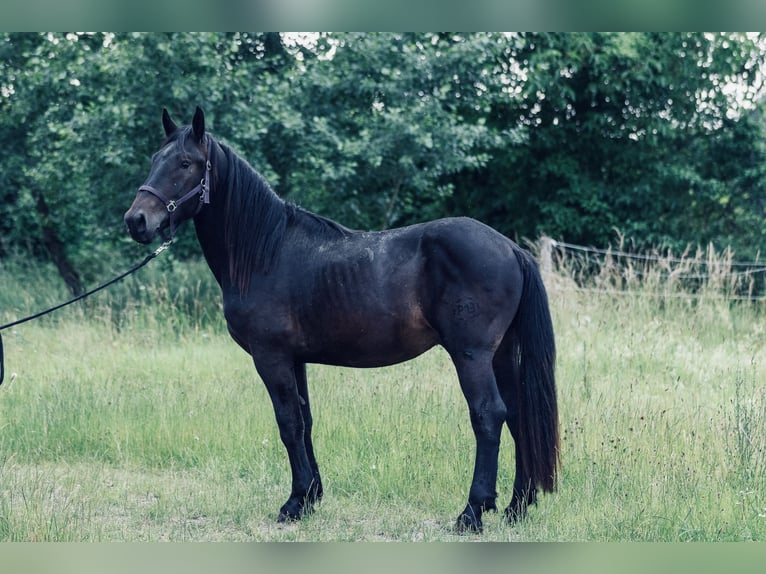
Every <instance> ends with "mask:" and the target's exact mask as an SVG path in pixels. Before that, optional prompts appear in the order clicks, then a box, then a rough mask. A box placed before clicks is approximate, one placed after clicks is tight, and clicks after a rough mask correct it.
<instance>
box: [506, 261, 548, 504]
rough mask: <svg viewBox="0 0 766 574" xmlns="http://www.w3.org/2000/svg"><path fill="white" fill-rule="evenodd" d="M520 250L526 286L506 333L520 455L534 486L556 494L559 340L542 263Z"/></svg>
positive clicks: (524, 284) (523, 288)
mask: <svg viewBox="0 0 766 574" xmlns="http://www.w3.org/2000/svg"><path fill="white" fill-rule="evenodd" d="M515 252H516V258H517V259H518V261H519V264H520V266H521V272H522V275H523V285H522V292H521V300H520V302H519V308H518V311H517V312H516V316H515V317H514V319H513V322H512V323H511V326H510V328H509V332H508V334H507V335H510V337H508V338H509V339H510V346H511V349H510V351H511V356H512V362H513V367H514V368H513V369H512V372H513V379H515V380H513V382H512V386H513V388H514V389H515V393H514V394H515V397H514V398H515V401H516V404H515V405H514V406H515V407H516V409H517V411H516V412H517V416H518V434H519V437H518V439H517V441H516V443H517V444H516V456H517V457H519V456H520V457H521V462H522V465H523V468H524V469H525V471H526V472H525V474H526V475H527V479H528V480H529V483H530V486H531V487H532V488H535V487H539V488H541V489H542V490H543V491H544V492H551V491H553V490H554V489H555V486H556V471H557V468H558V466H559V421H558V407H557V404H556V381H555V372H554V371H555V363H556V342H555V338H554V335H553V322H552V321H551V314H550V309H549V307H548V296H547V294H546V292H545V286H544V285H543V281H542V277H541V276H540V271H539V269H538V266H537V262H536V261H535V260H534V258H532V256H531V255H529V254H528V253H526V252H525V251H523V250H522V249H520V248H516V249H515ZM506 352H507V351H506Z"/></svg>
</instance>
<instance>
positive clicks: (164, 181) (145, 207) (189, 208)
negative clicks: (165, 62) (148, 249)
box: [125, 107, 211, 243]
mask: <svg viewBox="0 0 766 574" xmlns="http://www.w3.org/2000/svg"><path fill="white" fill-rule="evenodd" d="M162 126H163V127H164V128H165V135H166V136H167V139H166V140H165V143H164V145H163V146H162V147H161V148H160V149H159V151H157V153H155V154H154V156H152V168H151V170H150V171H149V176H148V177H147V178H146V181H145V182H144V185H142V186H141V187H140V188H139V190H138V193H137V194H136V198H135V199H134V200H133V204H132V205H131V206H130V209H128V211H126V212H125V223H126V224H127V226H128V230H129V231H130V236H131V237H132V238H133V239H134V240H135V241H138V242H139V243H151V242H152V241H154V240H155V239H156V238H157V235H160V236H162V238H163V239H164V240H169V239H172V238H173V234H174V233H175V229H176V227H177V226H178V224H180V223H181V222H183V221H186V220H187V219H191V218H192V217H194V216H195V215H196V214H197V213H198V212H199V210H200V209H201V208H202V204H203V203H207V202H208V193H209V192H210V161H209V159H208V156H209V151H210V146H209V145H206V140H211V138H210V137H209V136H208V137H207V138H206V137H205V114H204V113H203V112H202V110H201V109H200V108H199V107H197V111H196V112H195V113H194V119H193V120H192V125H191V126H186V127H178V126H176V124H175V123H174V122H173V120H172V119H170V115H169V114H168V112H167V110H165V109H163V110H162Z"/></svg>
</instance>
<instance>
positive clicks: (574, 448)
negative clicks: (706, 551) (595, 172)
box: [0, 251, 766, 541]
mask: <svg viewBox="0 0 766 574" xmlns="http://www.w3.org/2000/svg"><path fill="white" fill-rule="evenodd" d="M681 260H682V261H681V263H680V264H679V263H677V262H671V261H670V259H668V260H665V261H663V260H662V258H658V260H656V261H655V260H646V261H639V262H634V263H630V262H629V263H628V264H627V266H626V265H623V264H620V263H619V262H618V261H617V260H616V259H615V258H612V257H609V256H606V257H603V258H601V259H598V260H585V259H584V258H581V257H578V256H575V255H567V254H566V253H564V252H560V253H557V256H556V257H554V260H553V261H552V263H551V267H550V270H549V271H548V272H546V274H545V280H546V285H547V287H548V293H549V298H550V304H551V310H552V314H553V319H554V326H555V331H556V338H557V346H558V363H557V383H558V396H559V409H560V426H561V438H562V441H561V459H562V471H561V475H560V480H559V487H558V491H557V492H556V493H554V494H551V495H545V496H543V497H541V499H540V500H539V503H538V505H537V507H535V508H532V509H531V511H530V514H529V516H528V518H527V519H526V520H525V521H523V522H522V523H520V524H517V525H514V526H509V525H507V524H505V523H503V521H502V520H501V516H502V515H501V513H498V514H489V515H487V516H486V517H485V531H484V533H483V534H482V535H480V536H477V535H468V536H459V535H456V534H455V533H454V532H453V530H452V526H453V521H454V519H455V517H456V516H457V514H458V512H459V511H460V510H462V508H463V506H464V504H465V498H466V496H467V489H468V486H469V482H470V476H471V472H472V466H473V448H474V440H473V434H472V432H471V428H470V422H469V420H468V412H467V408H466V405H465V401H464V399H463V397H462V395H461V393H460V389H459V386H458V384H457V379H456V376H455V374H454V371H453V369H452V365H451V362H450V359H449V357H448V356H447V355H446V353H444V352H443V351H442V350H441V349H438V348H437V349H434V350H432V351H430V352H429V353H427V354H425V355H424V356H422V357H420V358H418V359H416V360H414V361H411V362H408V363H404V364H402V365H398V366H395V367H390V368H386V369H374V370H353V369H342V368H335V367H324V366H310V367H309V385H310V392H311V397H312V403H313V409H314V418H315V431H314V432H315V446H316V449H317V456H318V458H319V463H320V468H321V470H322V472H323V480H324V487H325V496H324V499H323V501H322V503H321V504H320V505H319V507H318V509H317V511H316V512H315V513H314V514H313V515H311V516H309V517H307V518H306V519H304V520H303V521H301V522H300V523H295V524H288V525H280V524H277V523H276V522H275V518H276V515H277V511H278V509H279V506H280V505H281V504H282V503H283V502H284V500H285V499H286V497H287V494H288V492H289V489H290V482H289V480H290V479H289V469H288V463H287V458H286V455H285V452H284V449H283V447H282V444H281V442H280V440H279V435H278V431H277V428H276V424H275V422H274V415H273V412H272V410H271V404H270V401H269V399H268V397H267V394H266V391H265V389H264V388H263V385H262V384H261V383H260V381H259V380H258V377H257V375H256V373H255V370H254V368H253V366H252V363H251V361H250V360H249V357H248V356H247V355H246V354H245V353H244V352H242V351H241V350H240V349H239V348H238V347H237V346H236V345H235V344H234V343H233V342H232V341H231V340H230V339H229V337H228V334H227V333H226V329H225V326H224V324H223V320H222V317H221V316H220V303H219V295H218V292H217V287H216V286H215V285H214V283H213V281H212V277H211V276H210V274H209V272H208V271H207V270H206V269H205V268H204V267H203V266H202V265H201V264H182V263H179V262H177V261H174V260H173V258H172V254H171V256H169V257H165V256H164V255H163V257H162V258H160V259H158V260H156V261H154V262H152V263H151V264H150V265H149V266H148V267H147V268H145V269H143V270H142V271H141V272H140V273H139V274H138V275H137V276H135V277H132V278H130V279H127V280H126V281H124V282H123V283H120V284H119V285H117V286H115V288H114V289H112V290H110V291H108V292H106V293H101V294H98V295H96V296H94V298H93V299H90V300H88V301H87V302H86V303H84V304H78V305H75V306H73V307H70V308H68V309H66V310H63V311H60V312H59V313H57V314H56V315H55V316H52V317H47V318H44V319H40V320H38V321H35V322H32V323H27V324H25V325H22V326H19V327H16V328H14V329H10V330H7V331H4V332H3V338H4V343H5V367H6V381H5V384H4V385H3V386H2V387H0V541H166V540H167V541H292V540H306V541H389V540H394V541H474V540H484V541H747V540H761V541H763V540H766V419H765V418H764V415H765V414H766V412H765V409H766V397H764V392H765V391H764V389H765V385H766V308H765V307H764V306H765V305H766V302H764V301H762V300H757V299H755V300H751V299H749V298H748V297H743V296H742V294H743V293H745V294H747V285H744V286H743V284H742V281H746V280H747V277H744V278H743V276H742V275H741V274H737V273H736V270H735V268H734V267H733V266H732V260H731V257H730V256H729V255H727V254H726V253H715V252H712V251H709V252H701V253H692V254H684V255H683V257H681ZM671 263H672V264H671ZM699 270H704V272H705V273H704V277H703V278H702V279H700V278H699V277H702V274H700V273H698V271H699ZM53 276H54V275H53V271H52V270H51V269H48V268H45V267H41V268H34V267H25V266H23V265H21V264H19V263H13V262H11V263H7V262H6V263H5V264H4V265H3V266H2V267H0V322H3V323H4V322H6V321H10V320H13V319H15V318H17V317H20V316H22V315H25V314H27V313H28V312H30V311H35V310H38V309H40V308H43V307H45V306H47V305H49V304H52V303H55V302H58V301H60V300H63V299H65V298H66V294H65V293H64V292H63V290H62V289H60V288H58V287H51V285H52V281H51V278H52V277H53ZM689 277H695V279H694V280H689V279H688V278H689ZM513 456H514V455H513V443H512V441H511V439H510V434H509V433H508V432H507V430H506V431H504V435H503V444H502V446H501V458H500V473H499V480H498V492H499V504H501V505H502V507H504V506H505V505H506V504H507V503H508V501H509V499H510V494H511V487H512V482H513Z"/></svg>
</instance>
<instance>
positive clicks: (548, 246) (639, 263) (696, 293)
mask: <svg viewBox="0 0 766 574" xmlns="http://www.w3.org/2000/svg"><path fill="white" fill-rule="evenodd" d="M538 247H539V251H540V259H541V262H542V266H543V268H544V269H547V270H552V268H553V267H555V268H556V269H557V270H558V271H562V272H564V273H565V274H566V275H567V276H569V277H570V278H572V279H573V280H574V285H569V286H566V285H561V284H557V285H555V286H554V289H555V290H557V291H573V292H584V293H592V294H600V295H608V296H614V295H616V296H633V297H651V298H673V299H700V298H703V297H704V298H705V299H711V300H726V301H764V300H766V293H764V292H765V291H766V262H761V261H734V260H733V257H732V254H731V252H730V251H729V250H725V251H723V252H720V253H717V252H715V251H714V250H713V249H712V247H710V248H708V249H707V250H705V251H704V252H703V251H701V250H698V251H697V252H696V254H695V255H682V256H680V257H677V256H673V255H670V254H668V255H661V254H659V253H632V252H629V251H624V250H622V249H613V248H611V247H610V248H607V249H600V248H596V247H588V246H584V245H577V244H574V243H568V242H565V241H557V240H554V239H550V238H545V237H544V238H542V239H541V240H540V242H539V244H538ZM649 287H653V288H655V289H656V290H654V291H652V290H651V289H650V288H649Z"/></svg>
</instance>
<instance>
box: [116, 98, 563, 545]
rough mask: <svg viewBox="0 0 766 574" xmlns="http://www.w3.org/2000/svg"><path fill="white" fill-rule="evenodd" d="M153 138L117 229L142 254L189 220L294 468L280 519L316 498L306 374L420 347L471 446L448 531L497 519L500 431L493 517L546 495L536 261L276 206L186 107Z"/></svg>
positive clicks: (545, 387) (552, 463) (472, 234)
mask: <svg viewBox="0 0 766 574" xmlns="http://www.w3.org/2000/svg"><path fill="white" fill-rule="evenodd" d="M162 124H163V126H164V129H165V134H166V136H167V139H166V141H165V143H164V144H163V145H162V147H161V148H160V150H159V151H158V152H157V153H155V154H154V156H153V158H152V167H151V171H150V173H149V176H148V178H147V179H146V183H145V185H143V186H142V187H141V188H140V189H139V191H138V194H137V195H136V198H135V200H134V201H133V204H132V205H131V207H130V209H129V210H128V211H127V212H126V213H125V222H126V224H127V226H128V229H129V230H130V235H131V236H132V237H133V239H134V240H136V241H138V242H140V243H150V242H152V241H154V240H155V239H156V238H157V237H158V236H161V237H162V238H163V239H166V240H167V239H170V238H172V235H173V233H174V232H175V229H176V226H177V225H178V224H180V223H181V222H183V221H185V220H188V219H192V218H193V219H194V225H195V228H196V231H197V237H198V239H199V243H200V245H201V247H202V252H203V254H204V256H205V259H206V260H207V263H208V265H209V266H210V269H211V270H212V272H213V274H214V275H215V278H216V279H217V281H218V283H219V285H220V286H221V289H222V292H223V310H224V315H225V317H226V322H227V325H228V329H229V332H230V333H231V336H232V337H233V338H234V340H235V341H236V342H237V343H238V344H239V345H240V346H241V347H242V348H243V349H244V350H245V351H246V352H247V353H249V354H250V355H251V356H252V359H253V362H254V363H255V368H256V369H257V371H258V374H259V375H260V377H261V378H262V379H263V382H264V384H265V385H266V388H267V389H268V393H269V396H270V397H271V400H272V402H273V406H274V412H275V414H276V419H277V424H278V425H279V433H280V437H281V439H282V442H283V443H284V445H285V448H286V449H287V454H288V457H289V460H290V468H291V470H292V491H291V492H290V497H289V498H288V499H287V502H286V503H285V504H284V505H283V506H282V508H281V509H280V512H279V518H278V520H279V521H288V520H297V519H300V518H301V516H302V515H304V514H306V513H309V512H311V511H312V510H313V507H314V504H315V503H316V502H317V501H318V500H319V499H320V498H321V497H322V480H321V478H320V475H319V467H318V466H317V461H316V458H315V456H314V447H313V444H312V440H311V427H312V417H311V407H310V405H309V395H308V386H307V382H306V363H323V364H329V365H345V366H351V367H378V366H383V365H391V364H394V363H399V362H401V361H407V360H409V359H412V358H414V357H416V356H417V355H420V354H421V353H423V352H425V351H426V350H428V349H430V348H431V347H433V346H434V345H437V344H439V345H442V346H443V347H444V348H445V349H446V350H447V352H448V353H449V355H450V357H451V358H452V360H453V362H454V365H455V369H456V370H457V375H458V379H459V381H460V386H461V389H462V391H463V394H464V395H465V398H466V401H467V402H468V410H469V413H470V420H471V425H472V427H473V431H474V433H475V435H476V459H475V466H474V473H473V481H472V483H471V489H470V491H469V494H468V504H467V505H466V507H465V510H463V512H462V513H461V514H460V516H459V517H458V519H457V528H458V529H459V530H461V531H464V530H469V531H480V530H481V529H482V513H483V512H484V511H486V510H490V509H492V510H496V506H495V498H496V497H497V492H496V490H495V488H496V480H497V466H498V451H499V447H500V434H501V430H502V426H503V423H506V424H507V425H508V428H509V429H510V432H511V435H512V436H513V439H514V441H515V445H516V476H515V481H514V486H513V495H512V498H511V501H510V504H509V505H508V507H507V508H506V509H505V515H506V517H507V518H508V519H509V520H511V521H514V520H517V519H519V518H521V517H522V516H524V514H525V512H526V509H527V507H528V506H529V505H530V504H533V503H535V501H536V496H537V491H538V488H539V489H542V490H543V491H547V492H550V491H552V490H553V489H554V487H555V481H556V469H557V466H558V445H559V435H558V414H557V406H556V389H555V382H554V363H555V343H554V335H553V326H552V323H551V317H550V311H549V308H548V300H547V296H546V292H545V288H544V286H543V283H542V281H541V278H540V274H539V271H538V268H537V265H536V263H535V261H534V259H533V258H532V257H531V256H530V255H529V254H527V253H526V252H525V251H523V250H522V249H521V248H520V247H519V246H518V245H516V244H515V243H513V242H512V241H511V240H509V239H508V238H506V237H505V236H503V235H501V234H500V233H498V232H496V231H494V230H493V229H491V228H490V227H487V226H486V225H484V224H482V223H479V222H477V221H475V220H472V219H468V218H454V219H440V220H436V221H431V222H427V223H421V224H418V225H412V226H409V227H404V228H401V229H391V230H388V231H381V232H360V231H352V230H350V229H347V228H346V227H343V226H342V225H339V224H338V223H335V222H334V221H331V220H329V219H326V218H324V217H320V216H318V215H315V214H313V213H311V212H309V211H306V210H304V209H301V208H300V207H297V206H295V205H292V204H290V203H286V202H285V201H283V200H282V199H281V198H279V197H278V196H277V195H276V194H275V193H274V192H273V191H272V189H271V188H270V187H269V185H268V184H267V183H266V181H264V179H263V178H262V177H261V176H260V175H259V174H258V173H257V172H256V171H255V170H254V169H253V168H252V167H251V166H250V165H249V164H248V163H247V162H246V161H245V160H243V159H242V158H240V157H238V156H237V155H236V154H235V153H234V152H233V151H232V149H231V148H230V147H228V146H227V145H225V144H223V143H221V142H220V141H218V140H216V139H215V138H214V137H212V136H211V135H210V134H209V133H207V132H206V130H205V118H204V114H203V112H202V110H201V109H200V108H197V110H196V113H195V114H194V119H193V121H192V125H191V126H184V127H178V126H176V124H175V123H173V120H172V119H171V118H170V116H169V115H168V113H167V111H166V110H163V113H162Z"/></svg>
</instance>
